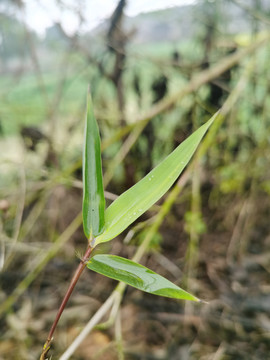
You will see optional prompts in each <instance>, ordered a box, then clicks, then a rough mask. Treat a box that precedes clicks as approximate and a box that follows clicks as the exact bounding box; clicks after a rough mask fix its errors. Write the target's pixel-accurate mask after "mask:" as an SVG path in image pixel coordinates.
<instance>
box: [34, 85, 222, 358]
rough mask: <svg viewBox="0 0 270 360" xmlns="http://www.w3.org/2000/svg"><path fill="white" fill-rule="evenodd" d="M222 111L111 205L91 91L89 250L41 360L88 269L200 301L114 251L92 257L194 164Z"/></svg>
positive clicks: (86, 206) (86, 164) (86, 190)
mask: <svg viewBox="0 0 270 360" xmlns="http://www.w3.org/2000/svg"><path fill="white" fill-rule="evenodd" d="M217 114H218V113H216V114H215V115H214V116H213V117H212V118H211V119H210V120H208V121H207V122H206V123H205V124H204V125H202V126H201V127H200V128H199V129H198V130H196V131H195V132H194V133H193V134H192V135H190V136H189V137H188V138H187V139H186V140H185V141H183V142H182V143H181V144H180V145H179V146H178V147H177V148H176V149H175V150H174V151H173V152H172V153H171V154H170V155H168V156H167V157H166V158H165V159H164V160H163V161H162V162H161V163H160V164H159V165H158V166H156V167H155V168H154V169H153V170H152V171H150V172H149V173H148V174H147V175H146V176H145V177H144V178H143V179H142V180H140V181H139V182H138V183H136V184H135V185H134V186H133V187H131V188H130V189H128V190H127V191H125V192H124V193H123V194H122V195H120V196H119V197H118V198H117V199H116V200H115V201H114V202H113V203H112V204H111V205H110V206H109V207H108V208H107V209H106V207H105V197H104V189H103V177H102V161H101V150H100V135H99V129H98V125H97V121H96V119H95V116H94V110H93V104H92V100H91V95H90V92H88V96H87V110H86V122H85V137H84V149H83V205H82V208H83V211H82V215H83V229H84V234H85V236H86V238H87V249H86V252H85V254H84V256H83V257H82V259H81V262H80V264H79V266H78V268H77V270H76V272H75V274H74V276H73V278H72V280H71V283H70V285H69V288H68V290H67V292H66V295H65V297H64V299H63V301H62V304H61V305H60V308H59V310H58V313H57V315H56V318H55V320H54V323H53V325H52V327H51V330H50V332H49V335H48V338H47V340H46V342H45V344H44V346H43V351H42V354H41V356H40V360H44V359H46V358H47V355H48V351H49V349H50V346H51V343H52V340H53V334H54V331H55V328H56V325H57V323H58V321H59V319H60V316H61V314H62V312H63V310H64V308H65V306H66V304H67V301H68V299H69V297H70V295H71V293H72V291H73V289H74V287H75V285H76V283H77V281H78V279H79V277H80V275H81V273H82V271H83V270H84V268H85V267H87V268H88V269H89V270H92V271H95V272H97V273H99V274H102V275H104V276H107V277H109V278H112V279H115V280H118V281H122V282H124V283H126V284H128V285H130V286H133V287H135V288H137V289H139V290H142V291H145V292H148V293H151V294H155V295H159V296H165V297H170V298H174V299H183V300H192V301H197V302H198V301H200V299H198V298H197V297H196V296H194V295H192V294H190V293H188V292H187V291H185V290H183V289H181V288H180V287H178V286H176V285H175V284H173V283H172V282H170V281H169V280H167V279H165V278H164V277H162V276H160V275H158V274H157V273H155V272H154V271H152V270H150V269H148V268H146V267H145V266H143V265H140V264H138V263H136V262H134V261H131V260H129V259H126V258H123V257H120V256H116V255H111V254H97V255H93V256H92V251H93V249H94V248H95V247H96V246H97V245H99V244H101V243H104V242H108V241H110V240H112V239H114V238H115V237H116V236H118V235H119V234H121V233H122V232H123V231H124V230H125V229H126V228H127V227H128V226H129V225H130V224H132V223H133V222H134V221H135V220H136V219H137V218H139V217H140V216H141V215H142V214H143V213H144V212H145V211H147V210H148V209H149V208H150V207H151V206H152V205H153V204H154V203H155V202H157V201H158V200H159V199H160V198H161V197H162V196H163V195H164V194H165V193H166V192H167V190H168V189H169V188H170V187H171V186H172V185H173V183H174V182H175V181H176V179H177V178H178V177H179V175H180V174H181V173H182V171H183V170H184V168H185V167H186V166H187V164H188V163H189V161H190V159H191V157H192V156H193V154H194V152H195V151H196V149H197V147H198V145H199V143H200V142H201V140H202V138H203V136H204V135H205V133H206V131H207V130H208V128H209V127H210V126H211V124H212V123H213V121H214V120H215V118H216V117H217Z"/></svg>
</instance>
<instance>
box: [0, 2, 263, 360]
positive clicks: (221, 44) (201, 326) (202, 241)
mask: <svg viewBox="0 0 270 360" xmlns="http://www.w3.org/2000/svg"><path fill="white" fill-rule="evenodd" d="M269 26H270V2H269V1H268V0H245V1H244V0H223V1H222V0H211V1H210V0H198V1H180V0H179V1H165V0H164V1H162V0H160V1H147V2H145V1H135V0H120V1H117V0H110V1H109V0H107V1H102V2H101V1H98V0H95V1H86V0H80V1H74V0H50V1H49V0H47V1H45V0H1V2H0V285H1V287H0V359H1V360H7V359H12V360H13V359H20V360H22V359H27V360H31V359H37V358H39V355H40V352H41V349H42V345H43V343H44V341H45V340H46V337H47V334H48V331H49V328H50V326H51V324H52V322H53V319H54V317H55V314H56V311H57V309H58V306H59V304H60V302H61V300H62V298H63V296H64V294H65V291H66V289H67V286H68V284H69V281H70V279H71V277H72V274H73V273H74V270H75V269H76V267H77V265H78V263H79V261H80V260H79V258H80V256H81V254H83V253H84V251H85V248H86V239H85V237H84V235H83V231H82V226H81V222H82V219H81V202H82V183H81V175H82V169H81V155H82V142H83V132H84V119H85V106H86V93H87V87H88V84H90V87H91V92H92V97H93V102H94V108H95V114H96V118H97V120H98V123H99V126H100V132H101V138H102V158H103V173H104V186H105V189H106V198H107V205H109V204H110V203H111V201H112V200H113V199H115V197H116V196H117V195H119V194H121V193H122V192H123V191H125V190H126V189H127V188H129V187H130V186H132V185H133V184H135V183H136V182H137V181H138V180H139V179H141V178H142V177H143V176H144V175H145V174H147V172H149V170H150V169H151V168H153V167H154V166H155V165H157V164H158V163H159V162H160V161H161V160H162V159H163V158H164V157H165V156H166V155H168V154H169V153H170V152H171V151H172V150H173V149H174V148H175V147H176V146H177V145H178V144H180V143H181V142H182V141H183V140H184V139H186V138H187V137H188V136H189V135H190V134H191V133H192V131H193V130H194V129H197V128H198V127H199V126H200V125H201V124H203V123H204V122H205V121H206V120H208V119H209V118H210V117H211V116H212V115H213V114H214V113H215V112H216V111H217V110H218V109H220V108H221V107H222V111H223V113H224V119H223V121H220V122H218V123H217V124H216V125H215V127H214V128H213V129H212V130H211V132H210V133H209V134H208V136H207V137H206V138H205V141H204V142H203V144H202V147H201V151H199V152H198V153H197V155H196V156H195V158H194V160H193V162H192V166H189V167H188V168H187V170H186V171H185V173H184V175H183V176H182V177H181V178H180V179H179V181H178V182H177V183H176V184H175V185H174V187H173V190H172V191H171V192H169V193H168V194H166V195H165V196H164V197H163V199H161V200H160V201H159V202H158V203H157V204H156V205H155V206H153V207H152V208H151V209H150V210H149V211H148V212H147V213H146V214H144V215H143V216H141V218H139V219H138V221H137V222H136V223H135V224H133V225H132V226H131V227H130V228H129V229H127V231H125V232H124V234H122V235H120V236H118V237H117V238H116V239H114V240H113V241H111V242H109V243H107V244H104V245H102V246H100V247H99V248H98V250H97V251H99V252H101V253H106V252H107V253H112V254H116V255H121V256H125V257H128V258H132V256H133V255H134V253H135V252H136V250H137V249H138V247H139V246H141V248H143V249H144V251H143V253H142V258H141V263H142V264H143V265H146V266H147V267H149V268H151V269H153V270H154V271H157V272H158V273H159V274H161V275H163V276H165V277H167V278H168V279H170V280H171V281H173V282H174V283H176V284H177V285H179V286H181V287H183V288H184V289H187V290H189V291H191V292H192V293H194V294H195V295H196V296H198V297H200V298H202V299H204V300H205V301H207V302H208V303H207V304H199V305H198V304H193V303H186V302H184V301H175V300H172V299H167V298H161V297H157V296H154V295H149V294H146V293H142V292H140V291H138V290H136V289H133V288H131V287H128V288H127V290H126V291H125V293H124V296H123V298H122V299H121V304H120V306H119V307H116V309H117V311H114V313H113V316H112V317H111V321H110V322H107V323H105V324H103V325H102V326H97V327H95V328H94V329H93V330H92V332H91V333H90V334H89V335H88V336H87V338H86V339H85V340H84V342H83V343H82V344H80V346H79V348H78V349H77V350H76V352H75V353H74V354H73V355H72V359H76V360H83V359H103V360H107V359H108V360H114V359H127V360H135V359H145V360H148V359H149V360H152V359H153V360H154V359H158V360H161V359H162V360H163V359H164V360H166V359H170V360H177V359H181V360H182V359H183V360H186V359H194V360H195V359H200V360H231V359H234V360H241V359H243V360H248V359H252V360H253V359H258V360H266V359H269V353H270V320H269V314H270V285H269V271H270V231H269V230H270V226H269V214H270V207H269V205H270V202H269V194H270V170H269V169H270V167H269V158H270V152H269V141H270V129H269V124H270V115H269V114H270V68H269V58H270V53H269V51H270V44H269V40H270V35H269ZM146 245H147V246H146ZM115 286H116V282H115V281H113V280H110V279H108V278H104V277H102V276H101V275H98V274H95V273H92V272H91V273H90V271H88V270H85V272H84V274H83V276H82V278H81V279H80V281H79V283H78V284H77V286H76V288H75V291H74V293H73V295H72V297H71V299H70V301H69V303H68V306H67V309H66V310H65V311H64V314H63V316H62V318H61V320H60V323H59V325H58V327H57V330H56V333H55V340H54V345H53V350H52V354H53V358H55V359H59V358H60V356H61V354H63V352H64V351H65V350H66V349H67V348H68V347H69V345H70V344H71V343H72V341H73V340H74V339H75V338H76V337H77V336H78V334H79V333H80V331H81V330H82V329H83V328H84V326H85V324H86V323H87V322H88V321H89V319H90V318H91V317H92V316H93V315H94V314H95V313H96V311H97V310H98V309H99V308H100V306H101V305H102V304H103V303H104V302H105V301H106V299H107V298H108V297H109V296H110V294H111V292H112V291H113V289H114V287H115ZM116 313H117V315H116ZM108 317H109V312H108V314H107V316H105V317H104V318H103V319H102V321H106V319H108Z"/></svg>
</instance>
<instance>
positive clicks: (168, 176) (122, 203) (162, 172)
mask: <svg viewBox="0 0 270 360" xmlns="http://www.w3.org/2000/svg"><path fill="white" fill-rule="evenodd" d="M217 115H218V113H216V114H215V115H214V116H213V117H212V118H211V119H210V120H209V121H208V122H207V123H205V124H204V125H202V126H201V127H200V128H199V129H198V130H196V131H195V132H194V133H193V134H192V135H191V136H189V137H188V138H187V139H186V140H185V141H183V142H182V143H181V144H180V145H179V146H178V147H177V148H176V149H175V150H174V151H173V152H172V153H171V154H170V155H169V156H168V157H167V158H166V159H164V160H163V161H162V162H161V163H160V164H159V165H158V166H157V167H155V168H154V169H153V170H152V171H150V172H149V174H148V175H146V176H145V177H144V178H143V179H142V180H140V181H139V182H138V183H137V184H135V185H134V186H133V187H131V188H130V189H128V190H127V191H126V192H124V193H123V194H122V195H121V196H119V198H117V199H116V200H115V201H114V202H113V203H112V204H111V205H110V206H109V207H108V209H107V210H106V211H105V229H104V232H103V233H102V234H101V235H100V236H98V237H97V238H96V241H95V245H97V244H99V243H102V242H106V241H109V240H111V239H113V238H114V237H116V236H117V235H118V234H120V233H121V232H122V231H124V230H125V229H126V228H127V227H128V226H129V225H130V224H131V223H133V222H134V221H135V220H136V219H137V218H138V217H139V216H141V215H142V214H143V213H144V212H145V211H146V210H148V209H149V208H150V207H151V206H152V205H153V204H154V203H155V202H156V201H157V200H158V199H160V198H161V197H162V196H163V195H164V194H165V193H166V191H167V190H168V189H169V188H170V187H171V186H172V184H173V183H174V182H175V180H176V179H177V178H178V176H179V175H180V174H181V172H182V171H183V169H184V168H185V166H186V165H187V164H188V162H189V160H190V159H191V157H192V155H193V154H194V152H195V150H196V149H197V147H198V145H199V143H200V141H201V140H202V138H203V136H204V134H205V133H206V131H207V129H208V128H209V126H210V125H211V124H212V123H213V121H214V120H215V118H216V117H217Z"/></svg>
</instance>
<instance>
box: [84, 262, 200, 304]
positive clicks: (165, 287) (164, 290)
mask: <svg viewBox="0 0 270 360" xmlns="http://www.w3.org/2000/svg"><path fill="white" fill-rule="evenodd" d="M87 267H88V268H89V269H91V270H93V271H95V272H97V273H99V274H102V275H105V276H108V277H110V278H112V279H115V280H118V281H123V282H124V283H126V284H128V285H131V286H133V287H135V288H137V289H139V290H142V291H145V292H148V293H150V294H154V295H160V296H166V297H170V298H174V299H184V300H193V301H200V300H199V299H198V298H196V297H195V296H193V295H191V294H189V293H188V292H186V291H185V290H183V289H181V288H180V287H178V286H176V285H175V284H173V283H172V282H171V281H169V280H167V279H165V278H164V277H162V276H160V275H158V274H156V273H155V272H154V271H152V270H150V269H148V268H146V267H145V266H142V265H140V264H138V263H136V262H134V261H131V260H128V259H125V258H122V257H120V256H115V255H95V256H93V257H92V258H91V259H90V260H89V262H88V263H87Z"/></svg>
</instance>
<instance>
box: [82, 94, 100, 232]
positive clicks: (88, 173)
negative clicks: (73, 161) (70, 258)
mask: <svg viewBox="0 0 270 360" xmlns="http://www.w3.org/2000/svg"><path fill="white" fill-rule="evenodd" d="M104 211H105V198H104V190H103V181H102V167H101V152H100V136H99V130H98V125H97V122H96V119H95V116H94V111H93V104H92V99H91V95H90V92H88V95H87V111H86V123H85V140H84V151H83V229H84V233H85V235H86V237H87V238H88V239H89V238H91V237H94V236H97V235H99V234H101V233H102V231H103V229H104Z"/></svg>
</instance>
